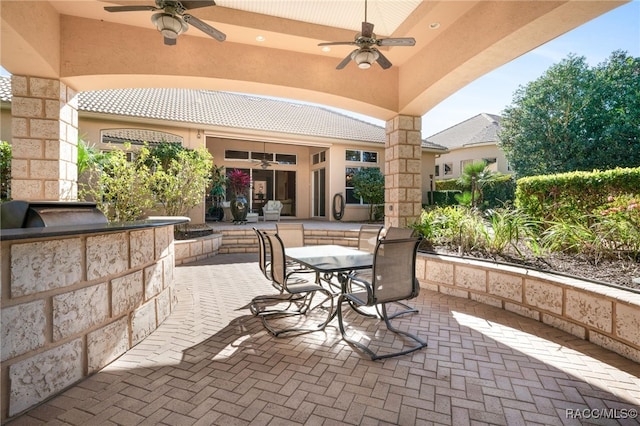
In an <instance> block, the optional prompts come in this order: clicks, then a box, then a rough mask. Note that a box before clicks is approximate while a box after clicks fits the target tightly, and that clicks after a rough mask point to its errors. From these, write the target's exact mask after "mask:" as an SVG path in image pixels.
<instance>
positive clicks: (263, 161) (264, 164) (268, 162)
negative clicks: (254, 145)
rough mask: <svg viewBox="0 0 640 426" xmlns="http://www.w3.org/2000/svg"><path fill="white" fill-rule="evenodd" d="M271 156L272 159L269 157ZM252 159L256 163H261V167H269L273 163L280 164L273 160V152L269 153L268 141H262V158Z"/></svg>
mask: <svg viewBox="0 0 640 426" xmlns="http://www.w3.org/2000/svg"><path fill="white" fill-rule="evenodd" d="M269 157H271V160H269V159H268V158H269ZM251 161H254V162H256V163H260V168H261V169H268V168H269V167H271V166H272V165H273V164H280V163H279V162H277V161H273V154H271V153H269V154H267V151H266V143H264V142H263V143H262V158H261V159H257V158H256V159H252V160H251Z"/></svg>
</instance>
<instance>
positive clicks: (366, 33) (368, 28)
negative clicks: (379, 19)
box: [362, 22, 373, 38]
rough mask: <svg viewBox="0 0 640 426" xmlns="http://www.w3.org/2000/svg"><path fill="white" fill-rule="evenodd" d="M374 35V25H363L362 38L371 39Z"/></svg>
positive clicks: (364, 23)
mask: <svg viewBox="0 0 640 426" xmlns="http://www.w3.org/2000/svg"><path fill="white" fill-rule="evenodd" d="M372 35H373V24H371V23H369V22H363V23H362V37H367V38H370V37H371V36H372Z"/></svg>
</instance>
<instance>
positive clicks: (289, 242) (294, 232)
mask: <svg viewBox="0 0 640 426" xmlns="http://www.w3.org/2000/svg"><path fill="white" fill-rule="evenodd" d="M276 233H277V234H278V236H279V237H280V239H281V240H282V243H283V244H284V246H285V247H286V248H291V247H304V225H303V224H302V223H276ZM287 265H288V266H289V267H291V268H293V269H296V270H298V271H309V269H308V268H307V267H305V266H304V265H300V264H299V263H297V262H293V261H291V260H287Z"/></svg>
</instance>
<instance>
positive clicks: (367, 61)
mask: <svg viewBox="0 0 640 426" xmlns="http://www.w3.org/2000/svg"><path fill="white" fill-rule="evenodd" d="M379 57H380V54H379V53H378V51H377V50H373V49H366V48H363V49H359V50H356V51H354V52H353V60H354V61H355V63H356V64H358V68H360V69H363V70H366V69H368V68H371V65H372V64H373V63H374V62H375V61H377V60H378V58H379Z"/></svg>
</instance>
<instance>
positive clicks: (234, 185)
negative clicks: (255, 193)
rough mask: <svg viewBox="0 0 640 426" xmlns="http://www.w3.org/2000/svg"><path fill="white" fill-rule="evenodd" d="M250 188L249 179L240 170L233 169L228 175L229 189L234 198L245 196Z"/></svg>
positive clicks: (246, 174)
mask: <svg viewBox="0 0 640 426" xmlns="http://www.w3.org/2000/svg"><path fill="white" fill-rule="evenodd" d="M250 186H251V177H250V176H249V174H248V173H245V172H243V171H242V170H238V169H233V170H232V171H231V172H230V173H229V188H230V189H231V192H232V193H233V195H234V196H236V197H237V196H238V195H245V193H246V191H247V189H249V187H250Z"/></svg>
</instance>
